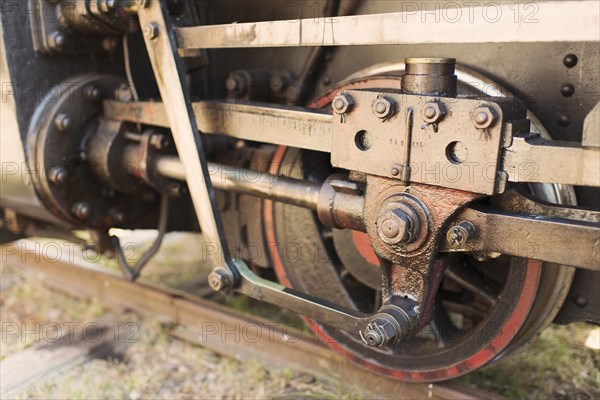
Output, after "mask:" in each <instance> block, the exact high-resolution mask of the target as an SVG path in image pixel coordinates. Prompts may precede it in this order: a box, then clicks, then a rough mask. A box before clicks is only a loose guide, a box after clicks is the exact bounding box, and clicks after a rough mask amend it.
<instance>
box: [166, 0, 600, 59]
mask: <svg viewBox="0 0 600 400" xmlns="http://www.w3.org/2000/svg"><path fill="white" fill-rule="evenodd" d="M423 4H425V3H423ZM466 6H467V7H464V8H459V9H458V11H457V12H460V13H461V18H460V19H459V20H458V21H457V20H456V19H455V18H452V19H451V18H439V19H437V20H436V23H431V15H430V14H431V13H432V11H431V10H420V11H414V10H410V11H406V12H400V13H389V14H373V15H359V16H348V17H336V18H310V19H301V20H288V21H273V22H254V23H242V24H228V25H209V26H197V27H188V28H178V29H176V36H177V42H178V44H179V48H181V49H207V48H242V47H297V46H362V45H386V44H387V45H397V44H426V43H432V44H433V43H517V42H582V41H593V42H595V41H598V40H599V39H600V38H599V35H598V32H600V17H599V15H598V3H597V1H595V0H592V1H556V2H554V1H552V2H538V3H535V4H534V5H533V4H532V5H530V6H533V8H531V7H530V8H529V9H528V10H529V12H525V11H524V10H523V9H520V12H516V9H515V6H517V7H519V6H518V5H516V4H503V5H498V4H495V6H496V7H494V8H495V9H494V13H496V15H497V16H499V17H497V16H493V17H492V16H488V13H489V12H490V11H489V6H488V5H486V6H481V7H473V6H472V5H466ZM441 11H442V10H438V11H437V12H441ZM433 12H436V11H433ZM428 14H429V16H428ZM453 15H454V14H453ZM491 18H494V20H491ZM557 26H569V29H556V27H557ZM373 27H377V28H378V29H373Z"/></svg>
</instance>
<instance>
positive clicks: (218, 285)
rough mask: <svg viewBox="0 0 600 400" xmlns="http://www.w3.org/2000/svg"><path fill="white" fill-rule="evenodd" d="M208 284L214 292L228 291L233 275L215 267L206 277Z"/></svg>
mask: <svg viewBox="0 0 600 400" xmlns="http://www.w3.org/2000/svg"><path fill="white" fill-rule="evenodd" d="M208 284H209V285H210V287H211V289H212V290H214V291H215V292H220V291H222V290H225V289H228V288H230V287H231V285H233V274H232V273H231V272H230V271H229V270H228V269H227V268H224V267H217V268H215V269H213V271H212V272H211V273H210V275H208Z"/></svg>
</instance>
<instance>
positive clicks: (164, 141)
mask: <svg viewBox="0 0 600 400" xmlns="http://www.w3.org/2000/svg"><path fill="white" fill-rule="evenodd" d="M170 144H171V143H170V141H169V139H168V138H166V137H165V135H161V134H159V133H157V134H154V135H152V136H150V145H151V146H152V147H154V148H155V149H156V150H164V149H166V148H167V147H169V145H170Z"/></svg>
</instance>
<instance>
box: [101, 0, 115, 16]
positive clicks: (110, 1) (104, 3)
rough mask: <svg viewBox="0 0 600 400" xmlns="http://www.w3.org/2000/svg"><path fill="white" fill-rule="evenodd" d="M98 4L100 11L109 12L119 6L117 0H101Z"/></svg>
mask: <svg viewBox="0 0 600 400" xmlns="http://www.w3.org/2000/svg"><path fill="white" fill-rule="evenodd" d="M98 5H99V7H100V11H102V12H103V13H109V12H111V11H112V10H114V9H115V8H116V7H117V0H101V1H100V2H99V4H98Z"/></svg>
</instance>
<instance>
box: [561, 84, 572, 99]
mask: <svg viewBox="0 0 600 400" xmlns="http://www.w3.org/2000/svg"><path fill="white" fill-rule="evenodd" d="M560 92H561V93H562V95H563V96H565V97H571V96H573V94H575V86H573V85H571V84H570V83H565V84H564V85H562V87H561V88H560Z"/></svg>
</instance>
